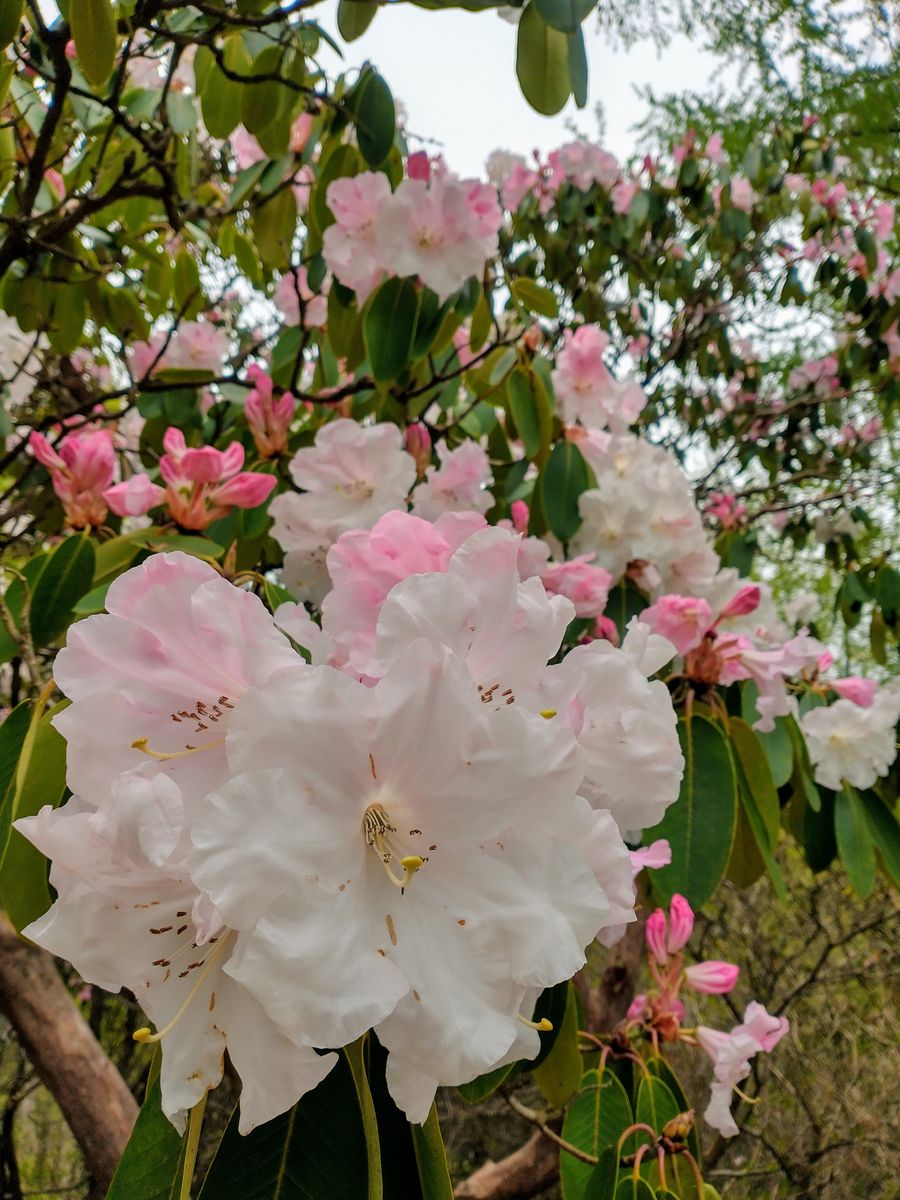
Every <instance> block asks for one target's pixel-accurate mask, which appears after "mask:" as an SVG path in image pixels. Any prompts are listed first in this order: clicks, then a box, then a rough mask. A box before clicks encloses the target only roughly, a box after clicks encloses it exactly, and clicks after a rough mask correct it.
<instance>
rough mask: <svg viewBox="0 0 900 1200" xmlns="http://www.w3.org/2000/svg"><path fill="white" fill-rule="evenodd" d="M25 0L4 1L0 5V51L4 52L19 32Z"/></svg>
mask: <svg viewBox="0 0 900 1200" xmlns="http://www.w3.org/2000/svg"><path fill="white" fill-rule="evenodd" d="M24 12H25V0H4V3H3V4H0V50H5V49H6V47H7V46H8V45H9V44H10V42H11V41H12V40H13V39H14V38H15V37H16V35H17V34H18V32H19V26H20V25H21V24H22V16H23V14H24Z"/></svg>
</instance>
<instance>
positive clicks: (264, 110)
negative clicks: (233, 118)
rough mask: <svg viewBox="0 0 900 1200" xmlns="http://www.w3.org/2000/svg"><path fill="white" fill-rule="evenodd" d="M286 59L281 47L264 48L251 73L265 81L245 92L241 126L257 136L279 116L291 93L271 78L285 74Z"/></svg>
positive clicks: (245, 87)
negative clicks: (282, 103) (287, 95)
mask: <svg viewBox="0 0 900 1200" xmlns="http://www.w3.org/2000/svg"><path fill="white" fill-rule="evenodd" d="M283 58H284V52H283V51H282V48H281V46H278V45H275V46H264V47H263V49H262V50H260V52H259V54H257V56H256V57H255V58H254V60H253V63H252V66H251V67H250V70H249V71H248V72H247V74H248V75H249V76H251V77H253V78H262V79H263V80H264V82H262V83H248V84H245V85H244V86H243V87H242V89H241V91H242V94H241V124H242V125H244V126H245V128H247V129H248V130H249V131H250V132H251V133H253V134H257V133H260V132H261V131H262V130H263V129H265V128H266V127H267V126H268V125H271V124H272V122H273V121H274V120H275V119H276V118H277V116H278V112H279V109H280V107H281V101H282V96H283V94H284V93H285V92H286V91H287V89H286V88H285V87H283V86H282V85H281V84H280V83H276V82H275V81H274V80H272V79H268V78H267V76H269V75H280V74H281V67H282V62H283Z"/></svg>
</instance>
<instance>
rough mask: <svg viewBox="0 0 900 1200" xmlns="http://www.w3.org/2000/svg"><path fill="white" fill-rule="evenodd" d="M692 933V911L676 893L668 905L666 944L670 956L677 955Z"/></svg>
mask: <svg viewBox="0 0 900 1200" xmlns="http://www.w3.org/2000/svg"><path fill="white" fill-rule="evenodd" d="M693 932H694V910H693V909H692V908H691V906H690V904H688V902H687V900H685V898H684V896H680V895H679V894H678V893H677V892H676V893H675V895H674V896H673V897H672V902H671V904H670V905H669V936H668V938H667V941H666V944H667V946H668V949H669V953H670V954H677V953H678V951H679V950H681V949H683V948H684V947H685V946H686V945H687V943H688V941H689V940H690V936H691V934H692V933H693Z"/></svg>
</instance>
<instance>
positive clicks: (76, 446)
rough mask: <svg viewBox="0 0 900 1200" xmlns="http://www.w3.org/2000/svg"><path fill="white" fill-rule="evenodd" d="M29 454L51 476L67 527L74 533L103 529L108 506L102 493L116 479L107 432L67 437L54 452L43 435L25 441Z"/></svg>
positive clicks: (111, 441)
mask: <svg viewBox="0 0 900 1200" xmlns="http://www.w3.org/2000/svg"><path fill="white" fill-rule="evenodd" d="M28 444H29V446H30V447H31V452H32V454H33V455H34V457H35V458H36V459H37V460H38V462H39V463H40V464H41V466H43V467H46V468H47V470H48V471H49V472H50V482H51V483H52V484H53V490H54V492H55V493H56V494H57V496H58V497H59V499H60V501H61V502H62V506H63V509H64V511H65V514H66V524H67V525H71V526H72V527H73V528H74V529H83V528H85V527H86V526H91V525H102V524H103V522H104V520H105V519H106V511H107V502H106V500H104V498H103V493H104V492H105V491H106V489H107V488H108V487H109V486H110V484H111V483H112V481H113V479H114V478H115V472H116V455H115V451H114V449H113V436H112V434H111V433H110V432H109V430H107V429H97V430H92V431H88V432H84V433H67V434H66V435H65V437H63V438H62V439H61V440H60V441H59V442H58V443H57V445H56V447H55V448H54V447H53V446H51V445H50V443H49V442H48V440H47V439H46V438H45V437H44V435H43V434H42V433H38V432H37V431H35V432H33V433H32V434H31V436H30V438H29V439H28Z"/></svg>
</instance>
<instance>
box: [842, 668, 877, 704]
mask: <svg viewBox="0 0 900 1200" xmlns="http://www.w3.org/2000/svg"><path fill="white" fill-rule="evenodd" d="M831 686H832V687H833V688H834V690H835V691H836V692H837V694H838V695H839V696H840V697H841V699H842V700H851V701H852V702H853V703H854V704H856V705H858V706H859V707H860V708H871V707H872V704H873V702H874V700H875V692H876V691H877V690H878V684H877V683H876V682H875V680H874V679H863V678H862V676H860V675H846V676H845V677H844V678H843V679H835V680H834V682H833V683H832V685H831Z"/></svg>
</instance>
